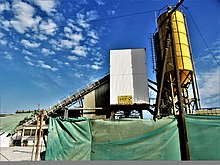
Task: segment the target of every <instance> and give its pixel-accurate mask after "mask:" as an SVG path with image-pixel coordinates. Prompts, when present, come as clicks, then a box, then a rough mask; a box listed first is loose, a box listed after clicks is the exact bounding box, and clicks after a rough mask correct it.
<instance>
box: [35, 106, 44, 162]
mask: <svg viewBox="0 0 220 165" xmlns="http://www.w3.org/2000/svg"><path fill="white" fill-rule="evenodd" d="M43 119H44V110H42V111H41V114H40V129H39V132H38V141H37V149H36V153H35V161H36V160H38V157H39V151H40V150H39V148H40V139H41V134H42V126H43Z"/></svg>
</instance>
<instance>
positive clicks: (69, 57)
mask: <svg viewBox="0 0 220 165" xmlns="http://www.w3.org/2000/svg"><path fill="white" fill-rule="evenodd" d="M67 59H68V60H70V61H77V60H78V59H79V58H78V57H76V56H67Z"/></svg>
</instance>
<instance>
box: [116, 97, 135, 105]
mask: <svg viewBox="0 0 220 165" xmlns="http://www.w3.org/2000/svg"><path fill="white" fill-rule="evenodd" d="M118 104H119V105H132V96H118Z"/></svg>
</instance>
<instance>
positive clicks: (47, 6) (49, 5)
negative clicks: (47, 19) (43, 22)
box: [34, 0, 56, 15]
mask: <svg viewBox="0 0 220 165" xmlns="http://www.w3.org/2000/svg"><path fill="white" fill-rule="evenodd" d="M34 2H35V4H37V5H38V6H39V7H40V8H41V10H42V11H45V12H46V13H47V14H49V15H50V14H51V13H52V12H55V11H56V9H55V8H56V1H55V0H49V1H39V0H37V1H34Z"/></svg>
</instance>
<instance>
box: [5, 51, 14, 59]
mask: <svg viewBox="0 0 220 165" xmlns="http://www.w3.org/2000/svg"><path fill="white" fill-rule="evenodd" d="M4 54H5V56H4V58H5V59H7V60H13V59H14V58H13V56H12V55H11V54H10V53H8V52H4Z"/></svg>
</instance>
